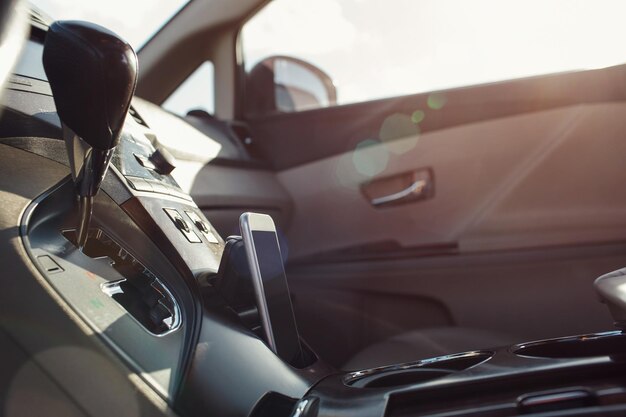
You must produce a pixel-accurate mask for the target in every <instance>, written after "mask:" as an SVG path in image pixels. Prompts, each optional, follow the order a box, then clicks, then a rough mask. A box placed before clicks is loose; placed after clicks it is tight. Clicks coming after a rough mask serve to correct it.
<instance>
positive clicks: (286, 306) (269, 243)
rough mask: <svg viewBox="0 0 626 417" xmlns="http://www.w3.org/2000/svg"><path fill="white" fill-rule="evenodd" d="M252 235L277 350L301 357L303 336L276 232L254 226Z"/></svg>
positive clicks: (288, 356)
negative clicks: (300, 332) (300, 335)
mask: <svg viewBox="0 0 626 417" xmlns="http://www.w3.org/2000/svg"><path fill="white" fill-rule="evenodd" d="M252 239H253V240H254V248H255V252H256V255H257V259H258V262H259V271H260V272H261V280H262V282H263V292H264V293H265V300H266V303H267V311H268V315H269V321H270V325H271V328H272V333H273V335H274V342H275V344H276V353H277V354H278V356H280V357H281V358H283V359H285V360H286V361H287V362H290V363H292V362H294V361H298V360H299V358H300V355H301V354H302V351H301V347H300V337H299V335H298V329H297V327H296V320H295V317H294V314H293V306H292V305H291V298H290V295H289V287H288V286H287V277H286V276H285V268H284V266H283V262H282V256H281V254H280V247H279V245H278V239H277V236H276V233H275V232H271V231H259V230H252Z"/></svg>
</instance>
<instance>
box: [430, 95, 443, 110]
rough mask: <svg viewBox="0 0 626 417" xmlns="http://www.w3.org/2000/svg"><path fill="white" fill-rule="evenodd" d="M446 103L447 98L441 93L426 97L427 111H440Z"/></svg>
mask: <svg viewBox="0 0 626 417" xmlns="http://www.w3.org/2000/svg"><path fill="white" fill-rule="evenodd" d="M447 102H448V98H447V97H446V96H445V95H444V94H443V93H433V94H431V95H429V96H428V100H427V104H428V108H429V109H433V110H440V109H442V108H443V106H445V105H446V103H447Z"/></svg>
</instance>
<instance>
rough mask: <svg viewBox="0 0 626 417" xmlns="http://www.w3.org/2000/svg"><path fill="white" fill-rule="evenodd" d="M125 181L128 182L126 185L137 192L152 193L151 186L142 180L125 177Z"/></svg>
mask: <svg viewBox="0 0 626 417" xmlns="http://www.w3.org/2000/svg"><path fill="white" fill-rule="evenodd" d="M126 181H127V182H128V185H130V186H131V187H132V188H133V189H135V190H137V191H148V192H152V191H153V189H152V185H151V184H150V183H149V182H148V181H146V180H145V179H144V178H139V177H130V176H127V177H126Z"/></svg>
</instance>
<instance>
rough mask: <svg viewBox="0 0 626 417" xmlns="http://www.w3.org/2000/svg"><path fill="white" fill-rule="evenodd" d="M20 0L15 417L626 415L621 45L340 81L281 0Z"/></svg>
mask: <svg viewBox="0 0 626 417" xmlns="http://www.w3.org/2000/svg"><path fill="white" fill-rule="evenodd" d="M3 3H4V4H3V5H2V6H1V8H0V13H1V14H0V28H1V30H2V33H1V35H2V36H0V40H1V42H2V43H1V44H0V53H1V54H0V60H1V61H4V62H5V64H0V70H2V71H3V72H0V76H2V77H3V79H5V80H4V84H3V85H4V87H3V91H2V95H1V96H0V97H1V107H0V112H1V113H0V202H1V203H2V204H1V206H2V210H0V236H1V238H0V265H2V269H3V272H2V274H1V277H2V290H1V291H0V351H1V352H2V353H3V355H2V360H0V387H1V389H0V392H1V395H0V414H1V415H6V416H34V415H54V416H56V415H59V416H112V415H115V416H129V417H137V416H161V415H163V416H176V415H179V416H181V417H187V416H188V417H196V416H250V417H317V416H319V417H324V416H328V417H331V416H332V417H338V416H372V417H383V416H385V417H400V416H406V417H408V416H439V417H443V416H450V417H451V416H486V417H487V416H488V417H500V416H515V415H523V414H524V415H533V416H600V415H603V416H604V415H623V414H624V412H625V411H626V378H625V375H626V373H625V372H626V361H625V358H626V356H625V355H626V337H625V336H624V335H623V334H622V328H624V326H626V290H625V288H626V269H622V268H624V267H625V266H626V238H625V236H626V193H624V191H623V190H624V185H623V184H625V183H626V170H625V169H624V162H623V161H624V157H623V155H625V154H626V142H625V141H624V140H623V138H624V134H626V122H625V121H626V83H625V82H624V79H625V77H626V64H622V65H613V66H608V67H602V68H596V69H585V70H578V71H568V72H562V73H551V74H545V75H539V76H533V77H526V78H516V79H511V80H504V81H498V82H493V83H484V84H477V85H470V86H463V87H453V88H449V89H445V90H436V91H428V92H420V93H416V94H408V93H411V92H410V91H407V92H406V93H407V94H408V95H406V94H405V95H397V96H392V97H383V98H376V99H372V100H364V101H360V102H354V103H347V104H342V103H340V102H339V98H340V97H341V93H342V90H341V88H340V87H339V86H337V85H335V81H334V80H333V79H332V78H331V77H330V76H329V75H328V73H326V72H325V71H324V70H322V69H320V68H318V67H317V66H315V65H313V64H311V63H309V62H308V61H306V60H303V59H300V58H295V57H290V56H287V55H275V56H270V57H267V58H265V59H263V60H261V61H260V62H258V63H255V64H254V65H253V66H251V67H246V64H245V63H244V61H243V58H242V52H241V51H242V30H243V31H244V37H245V27H244V26H245V24H246V22H248V21H250V19H253V18H254V16H256V15H258V14H259V13H261V12H263V10H265V9H266V8H267V7H268V4H269V3H271V2H269V1H267V0H239V1H237V2H232V1H226V0H192V1H189V2H188V3H186V4H185V5H184V6H183V7H182V8H181V9H180V10H179V11H178V12H177V13H176V14H174V16H173V17H172V18H171V20H169V21H168V22H167V23H166V24H165V25H164V26H163V27H162V28H161V29H160V30H159V31H158V32H156V33H155V34H154V36H153V37H152V38H150V39H149V40H148V41H147V42H146V43H145V44H144V45H143V46H142V47H141V49H140V50H139V51H135V50H134V49H133V47H132V46H131V45H130V44H129V43H128V42H127V41H125V40H124V39H123V38H121V37H120V36H119V35H117V34H116V33H114V32H113V31H112V30H110V29H108V28H105V27H102V26H100V25H97V24H94V23H89V22H85V21H81V20H55V18H54V16H48V15H46V14H45V13H44V12H42V11H41V10H39V9H38V8H37V7H35V6H32V5H29V4H28V3H22V2H21V1H17V0H11V1H6V2H3ZM242 28H243V29H242ZM205 62H211V65H212V71H213V77H214V82H213V86H214V93H215V102H214V105H215V108H214V109H213V110H212V111H211V112H209V111H206V109H202V108H193V109H190V110H189V111H188V112H186V113H185V114H176V113H174V112H172V111H169V110H167V108H166V107H167V106H166V104H165V103H166V102H167V100H168V98H169V97H171V96H172V94H173V93H174V92H175V91H176V90H177V89H178V88H179V87H180V86H181V85H183V84H184V83H185V80H187V79H189V78H190V76H191V75H192V74H194V71H196V70H197V69H198V68H199V67H200V66H201V65H202V64H203V63H205ZM293 74H296V75H297V74H304V75H302V77H303V78H302V79H305V80H307V81H306V83H304V84H297V83H292V81H291V80H292V79H291V78H289V77H291V76H292V75H293ZM293 79H296V78H293ZM620 112H621V113H620ZM622 148H624V149H623V150H622ZM287 284H288V286H287Z"/></svg>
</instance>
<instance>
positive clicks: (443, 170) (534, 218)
mask: <svg viewBox="0 0 626 417" xmlns="http://www.w3.org/2000/svg"><path fill="white" fill-rule="evenodd" d="M625 117H626V104H622V103H598V104H581V105H576V106H568V107H564V108H559V109H553V110H546V111H542V112H535V113H529V114H523V115H519V116H511V117H506V118H499V119H496V120H491V121H484V122H479V123H472V124H470V125H466V126H459V127H454V128H450V129H445V130H440V131H436V132H431V133H425V134H422V135H419V136H411V137H407V138H404V139H402V140H397V141H393V142H388V143H386V142H383V143H378V144H375V145H372V146H370V147H367V148H365V149H360V150H356V151H351V152H347V153H344V154H342V155H339V156H333V157H330V158H326V159H322V160H319V161H315V162H312V163H308V164H305V165H303V166H300V167H297V168H292V169H289V170H284V171H281V172H280V173H279V174H278V178H279V180H280V181H281V183H282V184H283V185H284V187H285V188H286V189H287V190H288V192H289V194H290V195H291V197H292V199H293V201H294V217H293V219H292V227H291V229H290V233H289V239H290V253H291V257H292V259H297V258H300V257H311V256H315V255H320V254H324V253H327V252H332V251H336V250H341V249H345V248H349V247H351V246H357V245H364V244H367V243H370V244H373V243H376V242H386V241H394V242H397V243H398V245H399V246H400V247H404V248H407V247H408V248H410V247H420V246H429V245H437V244H445V243H455V244H458V247H459V250H460V251H461V252H471V251H478V250H511V249H519V248H531V247H541V246H548V245H570V244H576V243H593V242H596V243H601V242H610V241H619V240H623V236H625V235H626V195H624V194H621V193H616V192H615V190H617V189H619V187H620V184H624V183H626V172H624V170H623V169H622V156H621V155H624V154H626V143H625V142H624V141H623V140H622V138H623V137H624V135H625V134H626V123H624V122H622V121H623V120H625ZM503 143H504V144H505V145H503ZM607 149H610V150H611V151H610V152H607ZM359 164H362V165H359ZM368 164H369V165H368ZM425 166H430V167H432V170H433V172H434V177H435V180H434V182H435V185H434V187H435V192H434V196H433V198H431V199H429V200H426V201H417V202H415V203H412V204H407V205H402V206H398V207H389V208H376V207H373V206H372V205H371V204H370V202H369V201H368V200H367V199H366V198H365V197H364V195H363V194H362V193H361V191H360V187H361V186H362V185H363V184H365V183H367V182H369V181H371V180H372V179H375V178H383V177H387V176H390V175H394V174H398V173H402V172H405V171H409V170H413V169H419V168H421V167H425ZM368 169H369V170H379V171H380V172H379V173H376V174H375V175H368V174H369V173H370V172H372V171H370V172H365V171H366V170H368ZM312 178H315V180H314V181H311V180H310V179H312Z"/></svg>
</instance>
